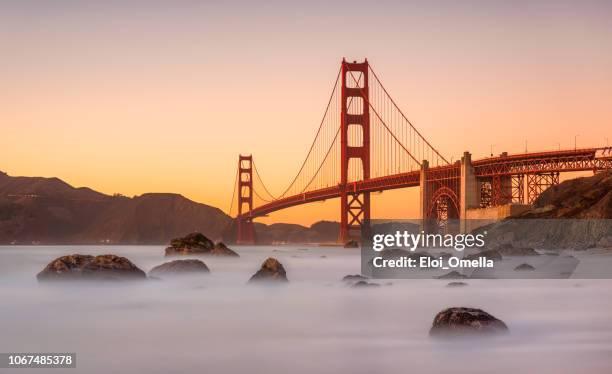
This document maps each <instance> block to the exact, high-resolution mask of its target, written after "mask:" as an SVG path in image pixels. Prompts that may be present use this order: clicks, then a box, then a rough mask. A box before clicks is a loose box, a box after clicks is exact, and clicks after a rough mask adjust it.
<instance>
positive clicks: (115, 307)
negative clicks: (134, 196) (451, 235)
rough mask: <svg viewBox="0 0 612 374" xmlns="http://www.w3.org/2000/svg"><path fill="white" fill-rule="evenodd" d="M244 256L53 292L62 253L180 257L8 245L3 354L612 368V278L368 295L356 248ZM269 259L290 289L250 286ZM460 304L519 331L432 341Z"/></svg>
mask: <svg viewBox="0 0 612 374" xmlns="http://www.w3.org/2000/svg"><path fill="white" fill-rule="evenodd" d="M233 248H234V249H235V250H236V251H237V252H239V253H240V256H241V257H240V258H215V257H204V258H202V260H203V261H204V262H205V263H206V264H207V265H208V267H209V268H210V270H211V273H210V274H208V275H198V276H186V277H180V278H176V279H173V280H148V281H145V282H129V283H120V284H119V283H118V284H101V285H98V284H84V285H76V284H62V285H48V284H39V283H38V282H37V280H36V273H38V272H39V271H40V270H42V269H43V267H44V266H45V265H46V264H47V263H48V262H50V261H51V260H53V259H54V258H56V257H59V256H61V255H66V254H73V253H82V254H106V253H113V254H117V255H121V256H125V257H127V258H129V259H130V260H131V261H132V262H134V263H135V264H136V265H137V266H138V267H140V268H141V269H143V270H144V271H149V270H150V269H151V268H152V267H154V266H156V265H159V264H161V263H163V262H165V261H168V259H166V258H164V257H163V247H162V246H104V247H96V246H73V247H70V246H57V247H56V246H36V247H25V246H20V247H10V246H9V247H0V297H1V300H2V302H1V304H0V352H75V353H76V354H77V368H76V369H52V370H51V372H53V373H59V372H67V373H105V374H106V373H151V374H152V373H160V374H171V373H215V374H221V373H308V374H313V373H368V374H370V373H407V372H413V373H440V372H453V373H474V372H486V373H517V372H522V373H577V372H580V373H610V372H612V280H581V279H578V280H576V279H573V280H572V279H567V280H468V281H467V283H469V285H468V286H467V287H459V288H451V287H446V284H447V283H448V280H446V281H445V280H391V281H385V280H375V281H374V282H377V283H379V284H381V287H378V288H367V289H356V288H350V287H348V286H347V285H346V284H344V283H343V282H342V281H341V279H342V277H343V276H345V275H347V274H356V273H359V270H360V256H359V251H358V250H347V249H343V248H336V247H303V246H301V247H233ZM304 249H307V250H304ZM270 256H272V257H276V258H278V259H279V260H280V261H281V262H282V263H283V264H284V266H285V268H286V269H287V275H288V278H289V280H290V283H289V284H288V285H286V286H281V287H261V286H252V285H247V284H246V282H247V281H248V279H249V277H250V276H251V275H252V274H253V273H254V272H255V271H256V270H257V269H258V268H259V266H260V265H261V263H262V262H263V261H264V260H265V259H266V258H267V257H270ZM607 257H608V256H606V258H605V261H610V259H609V258H607ZM389 282H391V283H392V284H390V285H389V284H387V283H389ZM450 306H468V307H477V308H482V309H484V310H485V311H487V312H489V313H491V314H492V315H494V316H495V317H497V318H499V319H501V320H503V321H504V322H506V324H507V325H508V327H509V329H510V334H507V335H504V336H498V337H493V338H486V339H476V340H473V339H472V340H453V341H440V340H436V339H431V338H430V337H429V336H428V332H429V328H430V327H431V323H432V320H433V317H434V316H435V315H436V313H437V312H439V311H441V310H442V309H444V308H446V307H450ZM45 371H47V370H45V369H0V372H3V373H4V372H16V373H17V372H18V373H28V372H32V373H41V372H45Z"/></svg>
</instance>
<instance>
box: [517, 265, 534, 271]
mask: <svg viewBox="0 0 612 374" xmlns="http://www.w3.org/2000/svg"><path fill="white" fill-rule="evenodd" d="M534 270H535V268H534V267H533V266H531V265H529V264H521V265H519V266H517V267H515V268H514V271H534Z"/></svg>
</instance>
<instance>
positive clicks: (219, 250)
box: [210, 242, 240, 257]
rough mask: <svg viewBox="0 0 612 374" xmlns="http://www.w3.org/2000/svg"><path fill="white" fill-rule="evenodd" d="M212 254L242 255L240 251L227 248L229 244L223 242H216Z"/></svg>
mask: <svg viewBox="0 0 612 374" xmlns="http://www.w3.org/2000/svg"><path fill="white" fill-rule="evenodd" d="M210 254H211V255H213V256H230V257H240V255H238V253H236V252H234V251H232V250H231V249H229V248H227V246H226V245H225V244H224V243H223V242H219V243H217V244H215V247H214V248H213V249H212V250H211V251H210Z"/></svg>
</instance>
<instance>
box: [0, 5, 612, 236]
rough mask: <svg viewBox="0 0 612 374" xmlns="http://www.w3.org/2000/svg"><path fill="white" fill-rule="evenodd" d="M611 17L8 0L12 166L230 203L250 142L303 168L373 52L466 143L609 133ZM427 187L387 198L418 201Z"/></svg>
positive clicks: (308, 215)
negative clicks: (342, 86) (329, 108)
mask: <svg viewBox="0 0 612 374" xmlns="http://www.w3.org/2000/svg"><path fill="white" fill-rule="evenodd" d="M611 19H612V2H610V1H567V2H566V1H542V2H527V1H512V2H510V1H478V2H475V1H427V2H425V1H424V2H409V1H392V2H388V1H375V2H374V1H352V2H330V1H301V2H290V1H279V2H255V1H239V2H232V1H165V2H162V1H103V2H77V1H23V0H19V1H2V2H1V3H0V56H1V58H0V102H1V103H2V104H1V105H0V130H1V132H0V170H3V171H6V172H8V173H9V174H10V175H27V176H56V177H59V178H61V179H63V180H65V181H67V182H69V183H71V184H73V185H75V186H89V187H92V188H94V189H96V190H99V191H102V192H105V193H115V192H118V193H123V194H125V195H130V196H131V195H138V194H142V193H145V192H177V193H181V194H183V195H185V196H187V197H189V198H191V199H193V200H196V201H199V202H203V203H206V204H210V205H215V206H218V207H220V208H221V209H223V210H226V211H227V209H228V205H229V202H230V198H231V194H232V183H233V181H234V176H235V173H236V163H237V157H238V154H239V153H252V154H253V155H254V157H255V159H256V160H257V161H256V162H257V165H258V169H259V171H260V173H261V174H262V177H263V178H264V179H265V180H266V182H267V184H268V185H269V187H270V188H271V189H272V190H273V191H272V192H273V193H277V192H280V191H282V190H283V189H284V187H285V186H286V185H287V184H288V183H289V182H290V180H291V178H292V177H293V173H295V172H297V169H298V167H299V165H300V164H301V162H302V160H303V157H304V156H305V155H306V152H307V150H308V147H309V146H310V142H311V141H312V139H313V137H314V134H315V131H316V129H317V127H318V124H319V121H320V118H321V115H322V112H323V110H324V107H325V104H326V100H327V99H328V95H329V93H330V90H331V88H332V84H333V81H334V79H335V77H336V73H337V71H338V68H339V63H340V61H341V59H342V57H347V58H349V59H351V60H353V59H358V60H361V59H362V58H364V57H367V58H368V60H369V61H370V63H371V64H372V66H373V68H374V69H375V70H376V71H377V73H378V75H379V76H380V78H381V80H382V82H383V83H384V84H385V86H386V87H387V89H388V90H389V91H390V93H391V95H392V96H393V97H394V99H395V100H396V102H398V104H399V106H400V107H401V108H402V110H403V111H404V113H406V115H407V116H408V118H409V119H410V120H411V121H412V122H413V123H414V124H415V126H416V127H417V128H418V129H419V130H420V131H421V132H422V133H423V134H424V135H425V137H427V138H428V139H429V140H430V142H431V143H432V144H434V145H435V146H436V147H437V148H438V149H440V150H441V151H442V153H443V154H444V155H445V156H447V157H448V158H449V159H450V158H451V157H454V159H455V160H456V159H457V158H458V157H459V155H460V154H461V153H462V152H463V151H464V150H470V151H471V152H472V153H473V154H474V157H476V158H479V157H483V156H486V155H488V154H489V152H490V147H491V144H493V151H494V153H499V152H502V151H509V152H511V153H513V152H521V151H524V149H525V141H527V147H528V149H529V150H544V149H557V148H558V147H559V146H560V147H573V146H574V136H575V135H576V134H579V137H578V146H579V147H580V146H602V145H605V144H606V141H609V140H607V138H612V22H610V20H611ZM417 194H418V191H416V190H415V189H412V190H401V191H392V192H385V193H383V194H377V195H375V196H374V198H373V214H374V216H378V217H406V216H413V215H414V213H415V212H416V211H417V206H418V202H417V200H416V198H415V197H416V196H417ZM398 202H399V203H398ZM338 211H339V206H338V202H336V201H330V202H326V203H318V204H312V205H310V206H308V207H301V208H292V209H289V210H286V211H283V212H279V213H275V214H273V215H272V216H271V217H268V218H265V219H262V220H261V221H262V222H274V221H284V222H296V223H304V224H308V223H312V222H313V221H316V220H318V219H322V218H326V219H335V220H338V219H339V214H338Z"/></svg>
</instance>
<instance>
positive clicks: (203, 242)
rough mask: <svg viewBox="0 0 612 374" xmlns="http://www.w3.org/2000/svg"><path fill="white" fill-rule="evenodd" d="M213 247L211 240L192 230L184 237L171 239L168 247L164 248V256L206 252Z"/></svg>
mask: <svg viewBox="0 0 612 374" xmlns="http://www.w3.org/2000/svg"><path fill="white" fill-rule="evenodd" d="M214 247H215V243H213V242H212V240H210V239H208V238H207V237H206V236H204V234H201V233H199V232H194V233H191V234H189V235H187V236H185V237H184V238H176V239H172V240H171V241H170V247H168V248H166V256H175V255H198V254H206V253H209V252H210V251H211V250H212V249H213V248H214Z"/></svg>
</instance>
